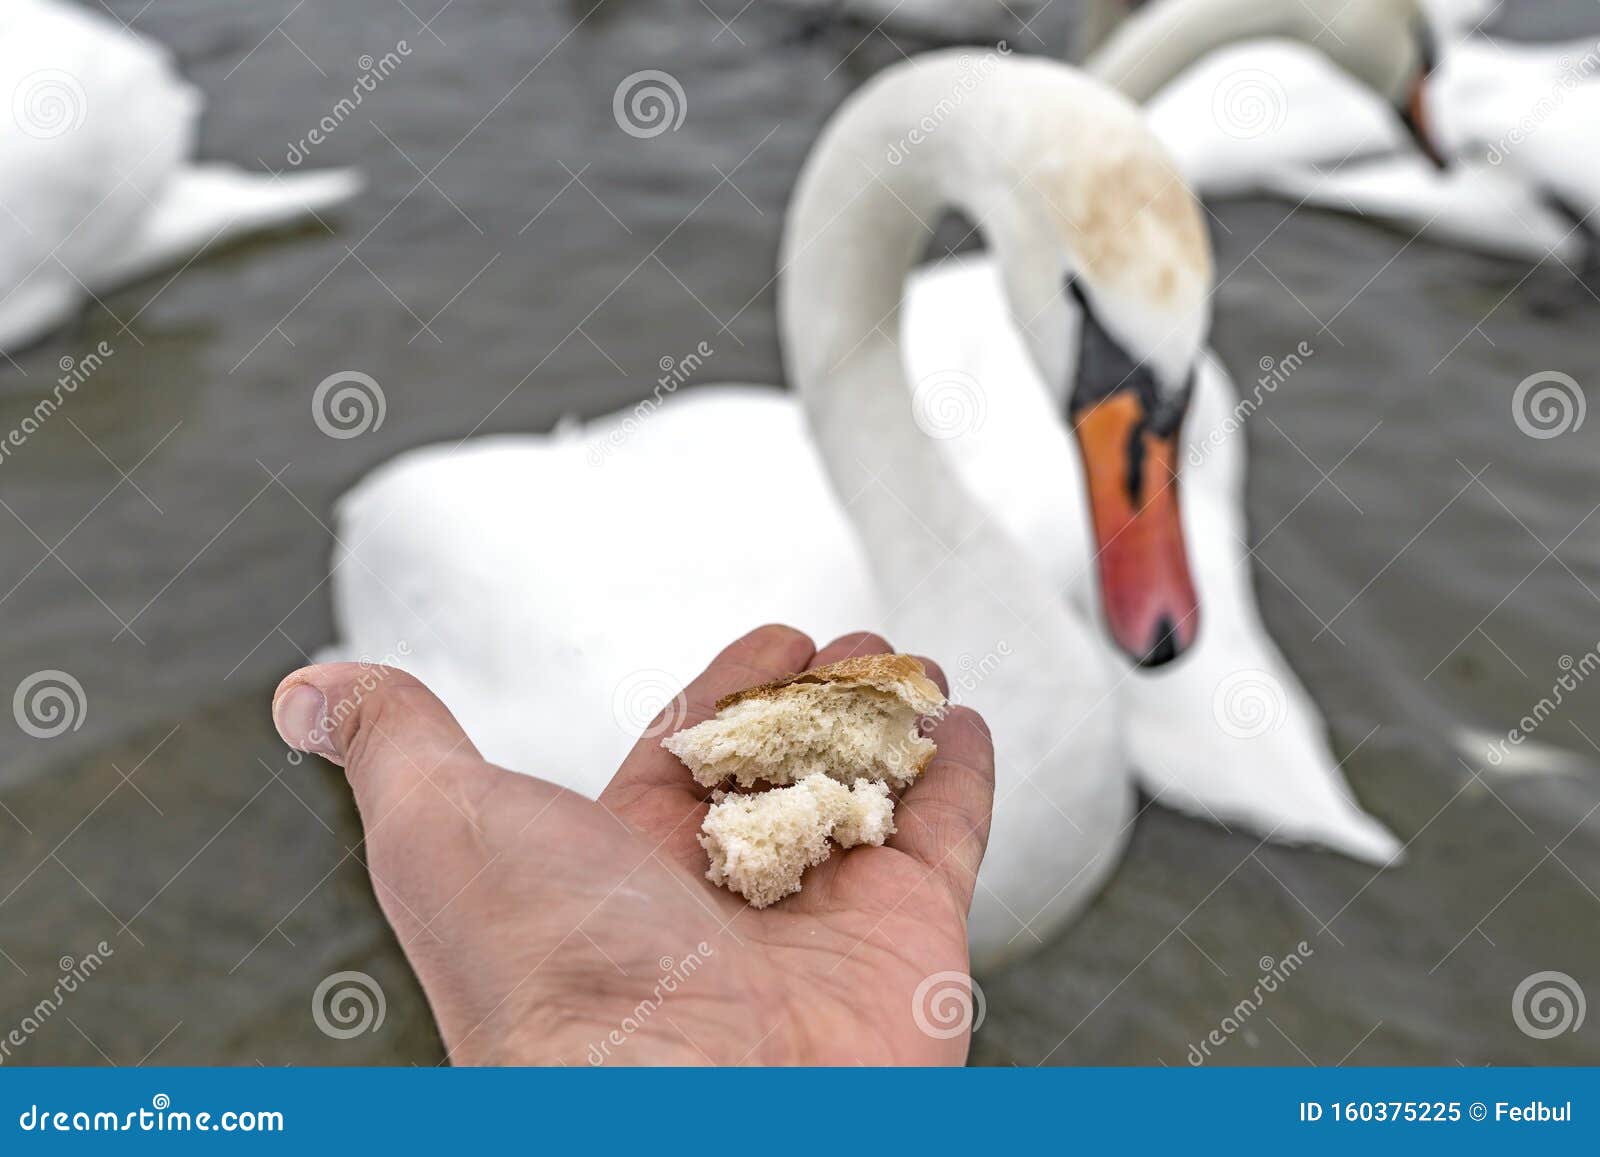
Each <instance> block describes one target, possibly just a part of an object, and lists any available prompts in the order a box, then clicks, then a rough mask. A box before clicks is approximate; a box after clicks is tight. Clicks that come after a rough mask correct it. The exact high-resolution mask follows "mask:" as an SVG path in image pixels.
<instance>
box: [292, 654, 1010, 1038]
mask: <svg viewBox="0 0 1600 1157" xmlns="http://www.w3.org/2000/svg"><path fill="white" fill-rule="evenodd" d="M889 650H890V648H889V646H888V644H887V643H886V642H885V641H884V640H882V639H880V638H877V637H876V636H872V635H850V636H846V637H845V638H842V639H839V640H837V641H836V642H833V643H831V644H829V645H828V646H826V647H824V648H823V649H822V650H821V651H816V650H815V647H814V644H813V643H812V642H811V640H810V639H808V638H807V637H806V636H805V635H803V634H801V633H800V632H798V631H795V630H792V629H790V628H788V627H780V626H767V627H762V628H760V629H758V630H756V631H752V632H751V633H750V634H748V635H746V636H745V637H744V638H742V639H740V640H738V641H737V642H735V643H733V644H732V645H731V646H729V647H728V648H727V649H726V650H725V651H723V652H722V654H720V655H719V656H718V657H717V658H716V660H715V661H714V662H713V663H712V664H711V666H710V667H709V668H707V670H706V671H705V673H704V674H702V675H701V676H700V677H699V678H698V679H696V680H695V681H694V682H693V683H692V684H690V685H689V687H688V688H687V689H686V691H685V693H684V695H685V698H686V700H687V707H686V710H685V707H684V704H683V703H681V702H680V703H679V704H678V705H677V710H678V712H680V713H681V723H679V724H678V726H682V727H689V726H693V725H694V724H696V723H699V722H701V721H702V720H704V719H708V718H710V717H711V716H712V715H713V714H714V706H713V705H714V704H715V703H716V701H717V699H718V698H719V697H721V696H723V695H726V694H729V693H730V692H733V691H737V690H740V689H742V688H745V687H749V686H753V685H754V684H757V683H762V682H766V681H768V680H770V679H775V678H779V677H781V676H783V675H788V674H792V673H793V672H796V671H800V670H804V669H807V668H809V667H816V666H821V665H823V664H824V663H831V662H835V661H837V660H839V659H842V658H846V657H848V656H850V655H862V654H873V653H880V652H887V651H889ZM925 662H926V661H925ZM926 665H927V667H928V672H929V675H930V676H931V677H932V678H934V680H935V681H936V682H938V683H940V684H941V686H943V685H944V677H943V675H942V674H941V673H940V672H939V671H938V669H937V668H936V667H935V666H934V665H933V664H932V663H926ZM329 704H334V705H335V707H334V709H333V710H332V717H333V718H332V719H330V718H329V706H328V705H329ZM672 711H673V708H668V713H670V712H672ZM673 718H674V721H675V722H676V721H677V720H678V719H679V718H680V716H673ZM273 719H274V721H275V722H276V724H277V726H278V730H279V732H280V734H282V736H283V738H284V740H285V742H287V743H288V744H289V745H290V746H291V747H295V748H297V749H300V750H306V751H313V752H316V753H317V754H321V755H323V756H325V757H326V758H328V759H330V760H331V761H332V762H334V763H337V764H339V765H341V766H342V767H344V769H345V774H346V776H347V777H348V779H349V781H350V786H351V788H352V790H353V791H354V793H355V798H356V804H357V806H358V808H359V810H360V813H361V820H362V824H363V826H364V827H365V829H366V837H365V843H366V852H367V866H368V869H369V871H370V872H371V874H372V882H373V888H374V890H375V892H376V894H377V897H378V901H379V903H380V904H381V905H382V908H383V911H384V915H385V916H386V917H387V918H388V920H389V922H390V924H391V925H393V927H394V930H395V933H396V935H397V936H398V937H399V939H400V943H401V944H402V945H403V946H404V949H405V952H406V956H407V958H408V959H409V960H410V963H411V966H412V967H413V968H414V969H415V971H416V974H417V976H418V978H419V979H420V980H421V982H422V987H423V990H424V991H425V992H426V993H427V996H428V1000H429V1003H430V1004H431V1006H432V1009H433V1014H434V1017H435V1018H436V1020H437V1022H438V1025H439V1031H440V1033H441V1035H442V1037H443V1039H444V1043H445V1046H446V1048H447V1050H448V1053H449V1058H450V1060H451V1061H453V1062H454V1063H457V1064H506V1065H543V1064H573V1065H584V1064H600V1063H606V1064H671V1065H695V1064H807V1065H830V1064H838V1065H853V1064H869V1065H872V1064H908V1065H934V1064H960V1063H962V1062H963V1061H964V1060H965V1058H966V1055H967V1048H968V1045H969V1038H970V1032H968V1031H965V1030H963V1031H961V1032H959V1033H957V1034H956V1035H954V1036H950V1037H948V1038H942V1037H941V1036H939V1035H934V1031H937V1030H939V1029H941V1028H942V1027H944V1026H946V1025H949V1024H950V1022H949V1021H948V1020H941V1019H940V1012H939V1011H938V1010H937V1009H935V1010H933V1011H932V1012H931V1015H930V1010H929V1005H930V1004H931V1003H932V1004H936V1003H937V1001H936V997H937V996H938V993H939V991H940V990H939V989H938V988H937V987H936V988H935V989H934V990H933V993H932V995H929V994H928V993H927V991H926V990H925V992H924V999H923V1000H922V1005H923V1009H922V1011H920V1012H914V1009H913V999H914V997H915V996H916V995H917V989H918V985H919V984H922V983H923V982H924V981H925V980H927V979H928V978H929V977H932V976H934V975H935V974H937V973H957V974H965V973H967V971H968V960H967V938H966V920H967V913H968V910H969V909H970V907H971V903H972V890H973V885H974V881H975V879H976V874H977V870H978V865H979V862H980V861H981V860H982V858H983V851H984V845H985V842H986V841H987V839H988V831H989V813H990V809H991V807H992V805H993V797H994V751H993V746H992V744H991V743H990V740H989V733H988V729H987V727H986V726H985V725H984V723H983V721H982V719H981V718H979V716H978V715H977V714H976V713H975V712H973V711H971V710H969V709H966V708H960V707H957V708H953V709H952V710H950V712H949V713H948V714H947V715H946V716H945V717H944V718H943V719H941V720H940V721H939V722H938V724H937V726H936V727H935V728H934V730H933V731H932V732H931V733H930V734H931V735H932V737H933V739H934V741H935V742H936V743H937V744H938V748H939V752H938V756H937V757H936V758H935V760H934V761H933V763H932V764H931V765H930V766H929V767H928V769H927V770H926V771H925V772H924V773H923V775H922V776H921V777H920V778H919V779H918V780H917V782H916V783H914V784H913V785H912V786H911V787H910V788H909V789H907V790H906V792H905V793H904V795H903V799H902V801H901V802H900V803H899V805H898V806H897V807H896V809H895V823H896V825H897V827H898V829H899V830H898V832H897V834H896V835H894V836H893V837H891V839H890V840H889V842H888V843H887V844H885V845H884V846H883V847H881V848H874V847H858V848H854V849H851V850H850V851H841V850H839V849H837V848H835V849H834V853H833V855H832V857H831V858H830V859H829V860H828V861H827V862H826V863H824V864H822V865H821V866H819V867H816V868H813V869H811V870H810V871H808V872H807V873H806V876H805V888H804V891H802V892H801V893H800V894H798V895H796V896H791V897H789V898H788V899H786V900H784V901H782V902H780V903H778V904H776V905H774V906H772V907H769V908H766V909H762V910H760V911H757V910H755V909H752V908H750V907H748V906H747V905H746V904H745V903H744V901H743V900H742V899H740V898H739V897H738V896H736V895H734V894H733V893H731V892H728V891H726V890H724V889H722V888H718V887H715V886H713V885H712V884H711V883H710V882H709V881H707V880H706V878H705V870H706V854H705V852H704V850H702V849H701V847H700V845H699V844H698V843H697V842H696V839H695V837H696V835H697V834H698V832H699V829H700V822H701V820H702V819H703V818H704V816H705V814H706V808H707V802H706V801H707V798H708V797H709V794H710V793H709V792H708V791H706V790H705V789H702V788H700V787H699V786H698V785H696V784H695V782H694V781H693V779H692V778H691V777H690V775H689V772H688V769H687V768H685V767H684V766H683V765H682V764H681V763H679V762H678V760H677V759H676V758H674V757H673V756H672V755H671V754H669V753H668V752H667V751H665V750H664V749H663V748H662V747H661V745H660V739H661V735H662V734H664V733H665V731H666V730H677V729H678V726H672V727H670V728H664V727H659V726H657V727H652V729H651V730H650V731H647V733H646V735H645V737H644V738H642V739H640V740H639V742H638V743H637V744H636V745H635V746H634V748H633V751H632V752H631V753H630V754H629V756H628V758H627V759H626V760H625V761H624V763H623V765H622V767H621V769H620V770H618V772H617V774H616V777H615V778H614V779H612V781H611V783H610V785H609V786H608V787H607V788H606V790H605V791H604V792H603V793H602V795H601V797H600V800H599V801H598V802H595V801H592V800H589V799H586V798H585V797H583V796H580V795H578V794H576V793H574V792H571V791H568V790H566V789H564V788H560V787H557V786H555V785H554V784H551V783H548V782H546V781H544V780H541V779H536V778H533V777H531V776H524V775H516V774H512V773H510V772H508V771H505V770H504V769H502V768H498V767H495V766H494V765H492V764H489V763H486V762H485V761H484V760H483V759H482V758H481V757H480V756H479V755H478V753H477V751H476V750H475V749H474V748H473V746H472V743H471V741H470V740H469V739H468V738H467V737H466V735H465V734H464V733H463V732H462V730H461V727H460V725H459V724H457V723H456V721H455V719H454V718H453V717H452V716H451V715H450V713H449V712H448V711H447V710H446V709H445V707H444V705H443V704H442V703H440V702H439V700H438V699H436V698H435V697H434V696H433V695H432V694H431V693H430V692H429V691H428V690H427V689H426V688H425V687H423V686H422V685H421V684H420V683H418V682H417V681H416V680H415V679H413V678H411V677H410V676H409V675H406V674H405V673H404V672H401V671H398V670H394V669H390V668H373V667H364V666H361V665H358V664H354V663H335V664H329V665H325V666H320V667H308V668H305V669H304V670H301V671H297V672H295V673H294V674H292V675H290V676H289V677H288V678H287V679H285V680H284V681H283V683H282V684H281V685H280V686H279V688H278V691H277V693H276V695H275V696H274V698H273ZM535 770H536V769H535ZM669 958H670V959H669ZM947 983H948V982H946V981H944V980H940V981H936V982H935V984H936V985H947ZM663 986H664V987H663ZM946 995H948V993H946ZM948 1011H949V1010H948V1006H947V1007H946V1008H945V1009H944V1012H945V1013H948ZM966 1019H967V1020H969V1021H970V1017H968V1018H966ZM919 1024H920V1025H922V1026H923V1027H919ZM963 1028H964V1026H963ZM925 1029H926V1030H932V1031H925Z"/></svg>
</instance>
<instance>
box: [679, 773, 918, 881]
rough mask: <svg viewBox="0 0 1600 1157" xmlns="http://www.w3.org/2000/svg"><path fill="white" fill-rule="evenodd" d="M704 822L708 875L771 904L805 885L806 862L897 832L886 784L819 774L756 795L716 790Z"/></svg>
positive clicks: (879, 842) (878, 842)
mask: <svg viewBox="0 0 1600 1157" xmlns="http://www.w3.org/2000/svg"><path fill="white" fill-rule="evenodd" d="M712 800H713V802H712V805H711V810H710V812H708V813H707V815H706V818H705V822H704V823H702V824H701V825H700V831H701V833H702V834H701V836H700V846H701V847H703V848H704V849H705V850H706V853H707V855H708V856H710V858H711V867H710V868H709V869H708V870H707V871H706V879H708V880H710V881H711V882H712V883H713V884H720V885H723V886H725V887H727V888H730V889H732V890H733V891H735V892H737V893H739V895H741V896H743V897H744V898H745V899H746V900H748V901H749V902H750V905H751V906H752V907H754V908H765V907H766V906H767V905H769V904H774V903H776V902H777V901H779V900H781V899H783V898H784V897H785V896H790V895H793V894H794V893H795V892H798V891H799V890H800V878H801V876H802V875H804V874H805V870H806V869H807V868H810V867H813V866H815V865H817V864H820V863H822V861H823V860H826V859H827V858H828V854H829V852H830V851H831V850H832V848H831V846H830V845H829V842H828V840H829V837H830V836H831V837H832V838H833V839H834V840H836V841H837V842H838V843H839V844H840V846H842V847H846V848H852V847H855V846H856V845H857V844H872V845H874V846H879V845H882V843H883V842H884V840H886V839H888V838H889V837H890V836H891V835H893V834H894V803H893V801H892V800H891V799H890V798H889V788H888V786H887V785H886V784H884V783H881V782H878V781H874V780H868V779H858V780H856V781H855V783H854V784H853V785H852V786H850V787H848V788H847V787H845V785H844V784H842V783H840V782H839V781H838V780H836V779H832V778H830V777H829V776H827V775H823V774H820V773H819V774H814V775H811V776H809V777H807V778H806V779H804V780H801V781H800V782H799V783H796V784H794V785H792V786H790V787H782V788H775V789H773V790H771V791H763V792H757V793H754V794H751V795H729V794H727V793H725V792H717V793H716V794H715V795H714V796H713V797H712Z"/></svg>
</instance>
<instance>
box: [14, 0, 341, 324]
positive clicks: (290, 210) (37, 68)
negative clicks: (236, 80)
mask: <svg viewBox="0 0 1600 1157" xmlns="http://www.w3.org/2000/svg"><path fill="white" fill-rule="evenodd" d="M201 109H202V99H201V96H200V94H199V92H198V91H197V90H196V89H194V88H193V87H191V86H190V85H189V84H188V83H187V82H186V81H184V80H183V79H182V78H181V77H180V76H179V75H178V74H177V71H176V69H175V67H174V65H173V62H172V59H171V56H170V54H169V53H168V52H167V51H166V50H165V49H164V48H161V47H159V46H156V45H154V44H152V43H151V42H149V41H147V40H144V39H141V38H140V37H137V36H135V35H133V34H132V33H130V32H127V31H125V30H124V29H122V28H120V27H118V26H117V25H115V24H114V23H112V22H111V21H109V20H107V19H106V18H105V17H104V16H103V15H100V14H97V13H95V12H92V11H89V10H88V9H85V8H83V7H81V6H79V5H76V4H67V3H61V2H59V0H7V3H6V4H5V6H4V7H3V8H0V120H3V121H4V122H6V123H5V131H3V132H0V205H3V206H4V207H5V211H4V212H0V350H13V349H16V348H18V347H20V346H22V345H25V344H26V343H28V342H30V341H32V340H34V339H35V338H37V337H39V336H40V335H41V334H43V333H45V332H47V331H48V330H50V329H51V328H53V327H54V326H57V325H59V324H61V323H62V322H63V321H65V320H66V319H67V318H69V317H70V316H72V314H73V312H74V311H75V310H76V309H77V308H78V307H79V306H80V305H81V304H82V303H83V302H84V301H85V300H87V299H88V298H89V296H90V295H91V294H98V293H102V292H105V291H108V290H111V289H114V288H116V287H117V286H118V285H121V284H123V283H125V282H128V281H132V280H134V279H136V278H139V277H142V276H145V275H147V274H150V273H153V272H155V271H156V270H158V269H160V268H162V267H164V266H168V265H172V264H176V263H179V262H182V261H184V260H186V259H187V258H190V257H192V256H193V255H194V254H196V253H198V252H200V251H201V250H202V249H204V248H205V247H207V246H208V245H212V244H216V243H219V242H223V241H227V240H229V239H231V238H234V237H238V236H240V235H242V234H245V233H249V232H253V231H256V230H260V229H265V228H270V227H273V226H277V225H282V224H285V223H289V222H293V221H295V220H298V219H300V218H302V217H304V216H306V215H308V214H314V213H316V212H318V211H320V210H323V209H326V208H328V207H330V206H332V205H335V204H337V203H339V202H340V201H343V200H345V199H347V198H348V197H350V196H352V195H354V194H355V193H356V192H357V190H359V188H360V184H361V183H360V179H359V177H358V176H357V175H356V174H355V173H353V172H349V171H329V172H320V173H303V174H294V175H290V176H285V177H268V176H255V175H250V174H246V173H244V172H242V171H240V170H238V169H236V168H234V167H233V166H230V165H207V164H197V163H195V162H193V161H191V159H190V158H191V156H192V154H193V152H194V147H195V139H196V130H197V123H198V120H199V116H200V113H201Z"/></svg>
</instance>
